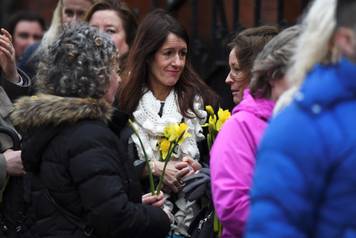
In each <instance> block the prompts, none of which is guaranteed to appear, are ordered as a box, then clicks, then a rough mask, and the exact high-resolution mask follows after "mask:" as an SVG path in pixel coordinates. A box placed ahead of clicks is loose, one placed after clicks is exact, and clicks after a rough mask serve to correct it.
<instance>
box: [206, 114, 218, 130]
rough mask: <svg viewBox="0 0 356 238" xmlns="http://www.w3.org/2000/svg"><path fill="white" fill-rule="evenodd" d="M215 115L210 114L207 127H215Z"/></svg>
mask: <svg viewBox="0 0 356 238" xmlns="http://www.w3.org/2000/svg"><path fill="white" fill-rule="evenodd" d="M216 120H217V119H216V115H212V116H210V117H209V122H208V124H209V127H210V128H212V129H215V125H216Z"/></svg>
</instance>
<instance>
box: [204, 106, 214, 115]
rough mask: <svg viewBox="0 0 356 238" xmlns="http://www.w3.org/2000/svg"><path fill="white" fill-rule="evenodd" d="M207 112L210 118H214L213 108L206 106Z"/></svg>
mask: <svg viewBox="0 0 356 238" xmlns="http://www.w3.org/2000/svg"><path fill="white" fill-rule="evenodd" d="M205 110H206V112H207V113H208V114H209V115H210V116H213V115H214V114H215V113H214V109H213V107H212V106H210V105H207V106H205Z"/></svg>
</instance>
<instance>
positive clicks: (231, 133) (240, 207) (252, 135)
mask: <svg viewBox="0 0 356 238" xmlns="http://www.w3.org/2000/svg"><path fill="white" fill-rule="evenodd" d="M273 106H274V102H273V101H271V100H268V99H262V98H257V99H255V98H253V97H252V95H251V94H250V91H249V89H246V90H245V91H244V96H243V100H242V101H241V103H240V104H238V105H237V106H236V107H235V108H234V110H233V112H232V114H233V115H232V116H231V118H230V119H228V120H227V121H226V122H225V124H224V126H223V127H222V129H221V131H220V132H219V134H218V136H217V138H216V140H215V142H214V145H213V148H212V150H211V152H210V172H211V185H212V194H213V201H214V207H215V210H216V212H217V215H218V217H219V219H220V221H221V223H222V226H223V235H222V237H224V238H228V237H235V238H236V237H242V234H243V230H244V225H245V222H246V219H247V215H248V210H249V203H250V198H249V192H250V187H251V183H252V175H253V172H254V167H255V162H256V161H255V158H256V150H257V146H258V144H259V141H260V139H261V137H262V134H263V132H264V130H265V128H266V126H267V122H268V119H269V118H270V117H271V115H272V110H273Z"/></svg>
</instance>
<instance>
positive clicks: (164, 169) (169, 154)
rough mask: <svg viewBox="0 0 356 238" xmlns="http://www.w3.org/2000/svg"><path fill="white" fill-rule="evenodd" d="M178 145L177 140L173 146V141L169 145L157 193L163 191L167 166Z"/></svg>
mask: <svg viewBox="0 0 356 238" xmlns="http://www.w3.org/2000/svg"><path fill="white" fill-rule="evenodd" d="M176 146H177V142H174V143H173V147H172V143H171V144H170V145H169V149H168V154H167V156H166V158H165V160H164V166H163V170H162V173H161V175H160V176H159V182H158V185H157V189H156V194H157V195H159V193H160V192H161V188H162V185H163V178H164V174H165V173H166V167H167V164H168V162H169V161H170V160H171V157H172V154H173V151H174V149H175V148H176Z"/></svg>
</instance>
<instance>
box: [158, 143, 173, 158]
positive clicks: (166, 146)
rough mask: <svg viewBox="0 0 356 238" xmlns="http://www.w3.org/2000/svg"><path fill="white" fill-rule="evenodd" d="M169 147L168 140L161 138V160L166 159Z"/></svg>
mask: <svg viewBox="0 0 356 238" xmlns="http://www.w3.org/2000/svg"><path fill="white" fill-rule="evenodd" d="M170 146H171V142H169V140H167V139H166V138H163V139H162V140H161V142H160V143H159V149H160V151H161V154H162V159H163V160H165V159H166V158H167V155H168V152H169V148H170Z"/></svg>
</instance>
